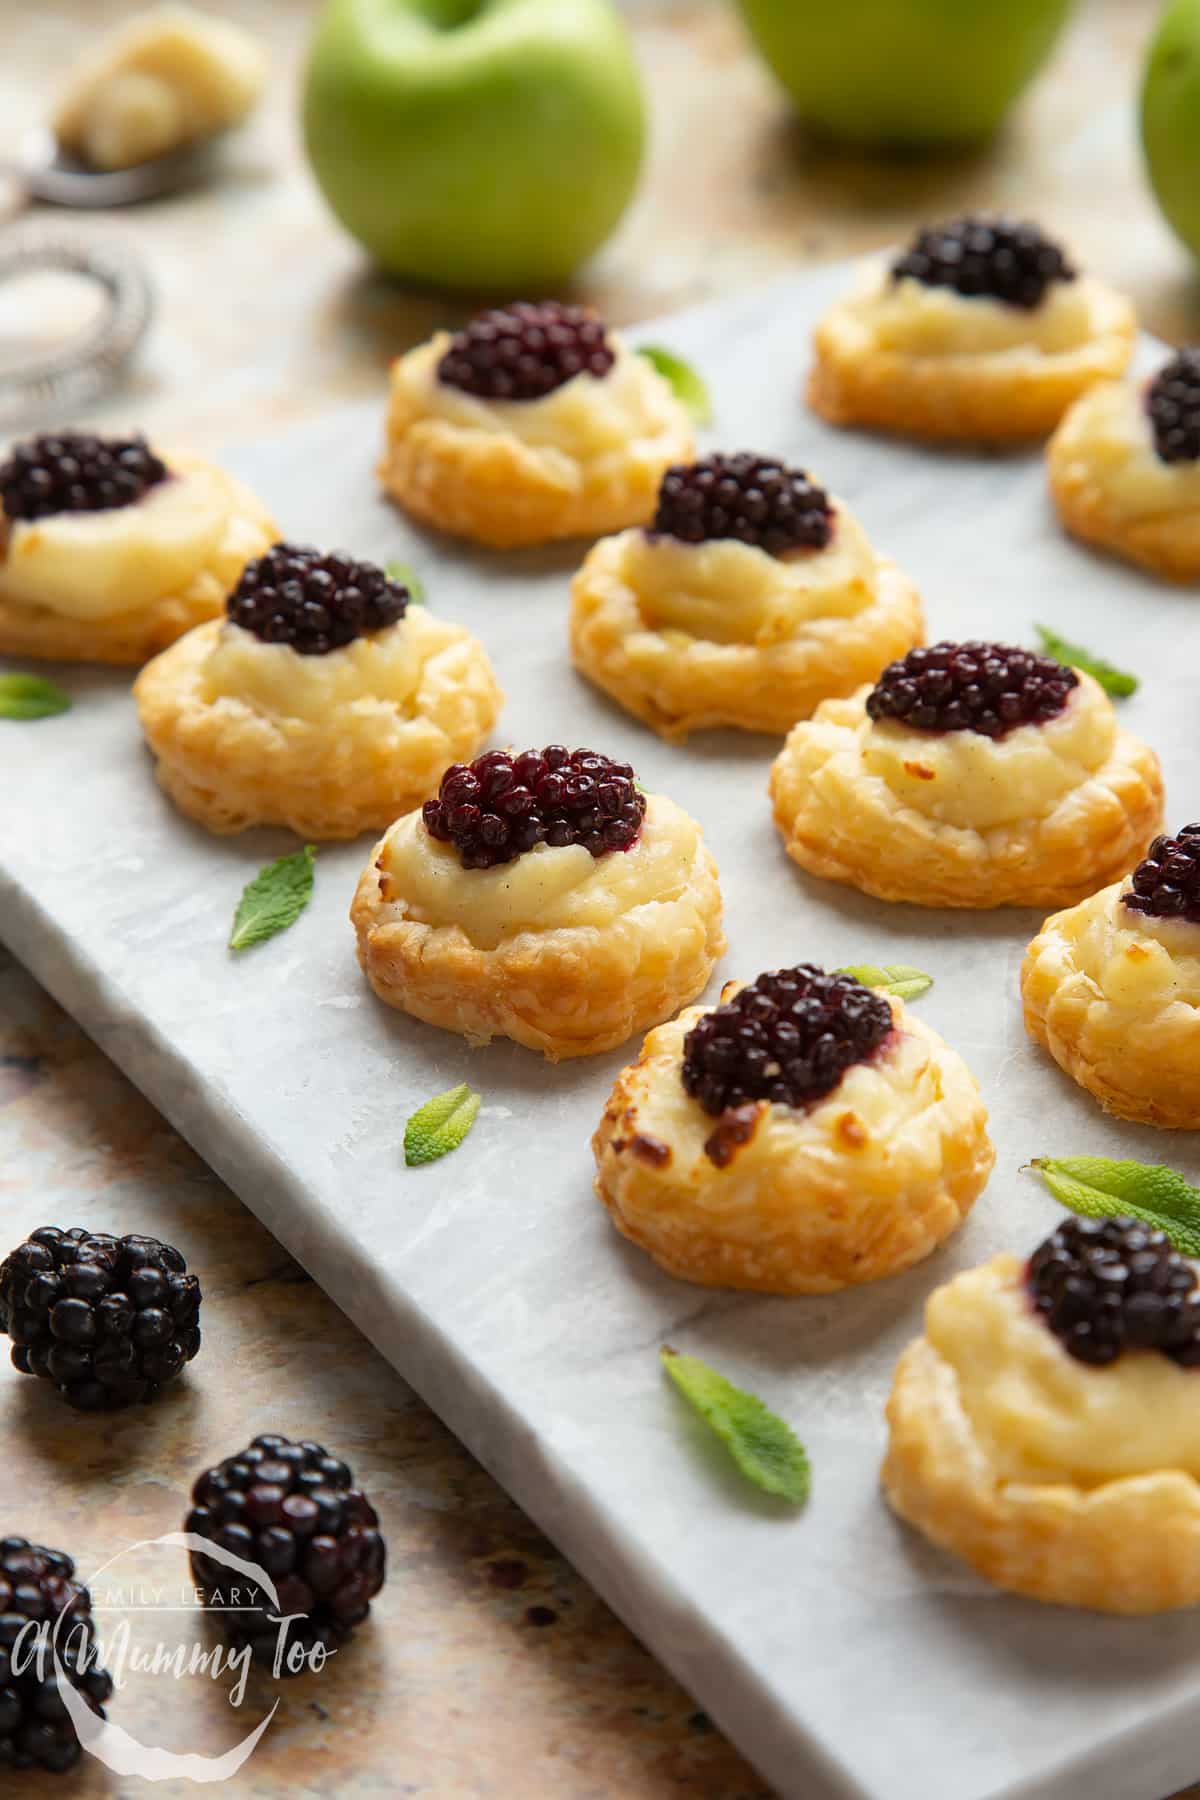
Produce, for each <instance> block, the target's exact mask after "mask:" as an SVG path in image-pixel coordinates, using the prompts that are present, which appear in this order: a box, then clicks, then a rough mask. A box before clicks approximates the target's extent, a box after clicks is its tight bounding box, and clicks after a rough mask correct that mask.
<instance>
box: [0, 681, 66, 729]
mask: <svg viewBox="0 0 1200 1800" xmlns="http://www.w3.org/2000/svg"><path fill="white" fill-rule="evenodd" d="M70 705H71V696H70V694H64V693H63V691H62V689H61V688H60V687H58V686H57V685H56V684H55V683H54V682H53V681H47V680H46V677H45V676H44V675H0V719H49V718H52V717H53V715H54V714H55V713H65V712H67V711H68V710H69V709H70Z"/></svg>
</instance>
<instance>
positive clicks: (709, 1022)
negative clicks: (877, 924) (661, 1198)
mask: <svg viewBox="0 0 1200 1800" xmlns="http://www.w3.org/2000/svg"><path fill="white" fill-rule="evenodd" d="M891 1031H892V1010H891V1007H890V1006H889V1005H888V1003H887V1001H886V999H885V998H884V997H883V995H882V994H878V993H876V992H875V991H874V990H873V989H871V988H868V987H864V986H863V984H862V982H860V981H856V980H855V978H854V977H853V976H852V975H841V974H834V975H827V974H826V973H825V972H824V970H822V969H818V968H817V967H815V966H814V964H812V963H799V964H797V966H796V967H795V968H794V969H779V970H777V971H775V972H774V973H772V974H765V975H760V976H759V977H758V979H757V981H752V982H750V983H748V985H747V986H746V987H743V988H741V989H740V990H739V991H738V993H737V994H735V995H734V997H733V999H732V1000H728V1001H726V1002H724V1003H723V1004H722V1005H721V1006H717V1007H714V1008H713V1010H712V1011H711V1012H706V1013H704V1014H703V1015H702V1016H701V1017H700V1018H699V1019H698V1020H697V1022H696V1023H695V1025H693V1026H692V1028H691V1030H690V1031H689V1032H688V1034H687V1037H686V1038H685V1039H684V1044H683V1066H682V1070H681V1075H682V1080H683V1085H684V1087H685V1088H686V1089H687V1091H688V1093H689V1094H691V1095H692V1096H693V1098H695V1099H696V1100H698V1101H699V1102H700V1105H701V1106H702V1107H703V1108H704V1110H705V1112H708V1113H721V1112H724V1111H725V1110H726V1109H728V1108H731V1107H738V1106H744V1105H746V1103H747V1102H749V1101H754V1100H771V1101H775V1102H777V1103H779V1104H780V1105H783V1106H797V1107H798V1106H803V1105H805V1104H806V1103H807V1102H808V1101H811V1100H817V1099H820V1098H821V1097H822V1096H823V1095H825V1094H828V1093H829V1092H830V1091H831V1090H832V1089H833V1088H835V1087H836V1086H837V1084H838V1082H839V1081H840V1080H841V1078H842V1076H843V1074H844V1073H845V1071H846V1070H847V1069H848V1068H849V1067H850V1065H851V1064H852V1063H856V1062H864V1061H866V1059H867V1058H868V1057H869V1056H870V1055H871V1054H872V1053H873V1052H874V1051H875V1050H877V1049H878V1048H879V1046H880V1045H881V1044H882V1043H883V1042H884V1040H885V1039H886V1038H887V1037H889V1036H890V1034H891Z"/></svg>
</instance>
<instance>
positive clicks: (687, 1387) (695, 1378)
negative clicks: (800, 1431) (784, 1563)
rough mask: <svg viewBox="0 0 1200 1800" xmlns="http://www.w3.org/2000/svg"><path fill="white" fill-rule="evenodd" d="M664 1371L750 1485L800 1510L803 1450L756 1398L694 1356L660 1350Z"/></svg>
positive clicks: (807, 1478)
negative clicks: (710, 1429) (726, 1451)
mask: <svg viewBox="0 0 1200 1800" xmlns="http://www.w3.org/2000/svg"><path fill="white" fill-rule="evenodd" d="M662 1360H663V1367H664V1369H665V1370H666V1371H667V1374H668V1375H669V1376H670V1377H671V1380H672V1381H673V1382H674V1383H675V1386H676V1387H677V1388H678V1389H679V1391H680V1393H681V1394H682V1395H683V1396H684V1398H685V1400H687V1401H688V1403H689V1404H690V1405H691V1406H693V1407H695V1409H696V1411H697V1412H698V1413H699V1415H700V1417H701V1418H702V1419H703V1420H704V1422H705V1423H706V1424H707V1425H710V1426H711V1427H712V1429H713V1430H714V1431H715V1432H716V1434H717V1436H718V1437H719V1438H720V1440H721V1442H722V1443H723V1444H724V1445H725V1448H726V1449H727V1450H728V1451H729V1454H730V1455H731V1456H732V1458H733V1460H734V1462H735V1463H736V1464H737V1466H738V1468H739V1469H740V1470H741V1471H742V1474H743V1475H744V1476H745V1477H746V1479H747V1480H748V1481H752V1482H753V1483H754V1485H755V1487H760V1488H762V1490H763V1492H764V1493H766V1494H778V1495H779V1496H780V1497H781V1498H782V1499H784V1500H789V1501H791V1503H792V1505H793V1506H803V1504H804V1502H805V1501H806V1500H807V1499H808V1493H809V1489H810V1487H811V1486H812V1473H811V1470H810V1469H809V1464H808V1457H807V1456H806V1455H805V1452H804V1446H803V1444H801V1442H800V1440H799V1438H798V1437H797V1436H796V1434H795V1432H794V1431H793V1430H792V1428H791V1426H790V1425H787V1424H785V1423H784V1421H783V1420H782V1419H781V1418H779V1417H778V1416H777V1415H776V1414H775V1413H773V1412H772V1411H771V1409H770V1407H769V1406H764V1404H763V1402H762V1401H761V1400H760V1399H759V1398H758V1396H757V1394H748V1393H747V1392H746V1391H745V1389H744V1388H737V1387H734V1385H733V1383H732V1382H731V1381H726V1379H725V1377H724V1376H723V1375H718V1374H717V1371H716V1370H715V1369H710V1368H709V1366H708V1364H707V1363H703V1362H701V1361H700V1358H699V1357H698V1356H681V1355H680V1354H679V1352H678V1351H677V1350H672V1349H671V1348H670V1347H669V1346H664V1348H663V1351H662Z"/></svg>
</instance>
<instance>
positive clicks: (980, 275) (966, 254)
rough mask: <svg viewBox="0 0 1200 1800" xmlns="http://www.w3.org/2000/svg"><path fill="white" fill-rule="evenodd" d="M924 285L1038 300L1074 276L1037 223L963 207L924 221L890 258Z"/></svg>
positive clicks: (897, 271) (1016, 302) (898, 275)
mask: <svg viewBox="0 0 1200 1800" xmlns="http://www.w3.org/2000/svg"><path fill="white" fill-rule="evenodd" d="M905 276H907V277H909V278H910V279H911V280H913V281H919V282H921V284H922V285H923V286H925V287H946V288H952V289H953V290H954V292H955V293H957V294H961V295H963V297H964V298H966V299H986V300H1001V301H1003V302H1004V304H1005V305H1006V306H1020V307H1025V308H1028V309H1032V308H1033V307H1035V306H1038V305H1039V304H1040V303H1041V301H1042V298H1043V296H1044V295H1045V292H1046V290H1047V288H1048V287H1049V286H1050V285H1051V283H1052V282H1056V281H1074V280H1075V270H1074V269H1073V268H1072V267H1071V265H1070V263H1069V262H1068V261H1067V259H1066V257H1065V256H1064V254H1063V252H1062V250H1061V249H1060V248H1059V246H1058V245H1057V244H1055V243H1053V242H1052V241H1051V239H1049V238H1048V237H1046V235H1045V233H1044V232H1043V231H1042V230H1041V229H1040V228H1039V227H1038V226H1037V225H1031V224H1029V223H1027V222H1024V221H1021V220H1017V219H1009V218H1005V217H1004V216H1003V215H1002V214H998V213H967V214H964V215H963V216H962V217H960V218H955V219H946V220H944V221H942V222H941V223H940V224H936V225H927V226H925V227H924V228H923V229H922V230H921V231H919V232H918V233H917V235H916V237H915V238H914V239H913V241H912V243H911V244H910V245H909V247H908V249H907V250H905V252H904V254H903V255H902V256H900V257H899V258H898V259H897V260H896V261H895V262H894V263H893V264H892V279H893V281H899V280H901V279H902V278H904V277H905Z"/></svg>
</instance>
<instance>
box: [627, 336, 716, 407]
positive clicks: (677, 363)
mask: <svg viewBox="0 0 1200 1800" xmlns="http://www.w3.org/2000/svg"><path fill="white" fill-rule="evenodd" d="M638 355H639V356H644V357H645V359H646V361H647V362H648V363H649V364H650V367H651V368H652V369H657V370H658V372H659V374H660V375H661V376H662V378H663V380H664V381H667V382H669V383H670V385H671V388H672V391H673V392H674V395H675V398H676V399H677V400H680V401H682V402H683V404H684V406H686V407H687V409H688V412H689V413H690V414H691V416H692V420H693V423H694V424H696V425H707V424H709V423H710V421H711V419H712V400H711V398H710V396H709V392H708V387H707V384H706V383H705V381H704V377H703V376H702V375H699V374H697V372H696V370H695V369H693V367H692V365H691V363H686V362H684V360H683V358H682V356H676V355H675V352H674V351H673V350H664V349H663V348H662V346H661V345H660V344H640V345H639V346H638Z"/></svg>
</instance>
